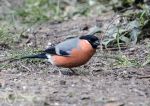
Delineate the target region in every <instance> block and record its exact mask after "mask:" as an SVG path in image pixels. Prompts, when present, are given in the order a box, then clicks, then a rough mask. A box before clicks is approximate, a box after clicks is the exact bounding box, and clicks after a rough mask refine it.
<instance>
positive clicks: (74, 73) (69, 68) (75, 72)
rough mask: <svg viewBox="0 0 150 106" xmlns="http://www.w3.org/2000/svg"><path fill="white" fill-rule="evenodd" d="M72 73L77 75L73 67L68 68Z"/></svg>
mask: <svg viewBox="0 0 150 106" xmlns="http://www.w3.org/2000/svg"><path fill="white" fill-rule="evenodd" d="M69 69H70V70H71V72H72V74H74V75H78V74H77V73H76V72H75V71H74V70H73V69H71V68H69Z"/></svg>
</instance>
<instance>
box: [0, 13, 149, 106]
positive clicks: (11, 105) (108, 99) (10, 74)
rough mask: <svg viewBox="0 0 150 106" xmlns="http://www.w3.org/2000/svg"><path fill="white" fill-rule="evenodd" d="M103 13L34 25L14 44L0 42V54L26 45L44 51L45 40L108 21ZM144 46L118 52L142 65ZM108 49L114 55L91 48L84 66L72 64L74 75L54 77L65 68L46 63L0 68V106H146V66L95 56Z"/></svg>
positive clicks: (82, 31)
mask: <svg viewBox="0 0 150 106" xmlns="http://www.w3.org/2000/svg"><path fill="white" fill-rule="evenodd" d="M106 16H108V17H106ZM106 16H102V17H93V18H83V17H80V18H78V19H76V20H69V21H64V22H55V23H54V22H48V23H44V24H42V25H38V26H36V27H35V28H34V30H32V31H29V32H28V33H26V35H27V37H25V38H22V41H21V42H20V43H19V44H18V45H16V46H15V47H11V48H7V47H1V46H0V47H1V49H0V54H5V53H7V52H9V50H16V51H17V50H18V51H19V50H22V49H24V47H26V46H29V47H31V48H33V49H34V50H35V49H38V48H43V49H44V48H45V47H46V45H47V44H48V43H52V44H55V43H58V42H61V41H63V40H64V39H66V38H67V37H72V36H79V35H82V34H86V33H87V32H88V28H90V27H92V26H95V25H99V26H100V25H101V24H102V25H103V28H105V26H106V25H108V23H109V21H108V20H107V19H109V20H110V19H111V16H110V15H106ZM98 36H99V37H100V35H98ZM148 41H149V39H148ZM146 44H147V41H143V42H141V43H139V44H137V46H135V47H133V49H132V50H131V49H130V48H129V49H128V48H127V49H126V50H124V51H122V52H123V53H124V54H127V55H129V54H130V55H129V57H132V58H133V57H135V58H137V59H138V60H139V61H141V63H142V62H143V61H144V60H145V56H146V55H147V53H148V52H149V49H148V48H146ZM108 52H109V53H110V54H116V52H113V51H109V50H108V51H105V50H104V51H100V50H97V53H96V54H95V56H93V58H92V59H91V60H90V61H89V62H88V63H87V64H85V65H84V66H82V67H77V68H75V70H76V71H77V72H78V73H79V75H78V76H75V75H73V76H67V75H59V73H58V71H59V70H61V71H69V69H64V68H57V67H55V66H52V65H50V64H49V63H47V62H46V61H43V62H40V63H39V62H37V63H36V62H26V63H25V62H23V61H18V62H14V63H10V64H11V65H12V64H13V67H10V68H6V69H5V68H2V69H0V106H150V78H144V77H145V76H150V66H145V67H131V68H126V67H124V68H117V67H112V66H111V65H110V63H111V64H112V63H113V62H114V61H113V60H109V59H107V58H102V57H101V56H102V55H103V54H105V53H108ZM131 52H132V54H131ZM99 55H101V56H99ZM0 56H1V57H0V59H3V57H2V56H3V55H0ZM142 76H144V77H142Z"/></svg>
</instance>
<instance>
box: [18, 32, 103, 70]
mask: <svg viewBox="0 0 150 106" xmlns="http://www.w3.org/2000/svg"><path fill="white" fill-rule="evenodd" d="M99 45H100V41H99V39H98V37H96V36H94V35H84V36H80V37H75V38H70V39H67V40H65V41H63V42H61V43H59V44H57V45H56V46H52V47H49V48H47V49H46V50H43V51H42V52H41V53H39V54H36V55H31V56H25V57H22V58H21V59H26V58H40V59H48V61H49V62H50V63H51V64H52V65H55V66H58V67H64V68H73V67H77V66H81V65H83V64H85V63H86V62H88V61H89V60H90V58H91V57H92V56H93V54H94V53H95V52H96V49H97V47H98V46H99ZM72 71H73V70H72Z"/></svg>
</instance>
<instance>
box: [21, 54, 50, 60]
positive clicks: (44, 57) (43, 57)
mask: <svg viewBox="0 0 150 106" xmlns="http://www.w3.org/2000/svg"><path fill="white" fill-rule="evenodd" d="M27 58H39V59H48V58H47V56H46V53H41V54H35V55H30V56H24V57H21V58H20V59H27Z"/></svg>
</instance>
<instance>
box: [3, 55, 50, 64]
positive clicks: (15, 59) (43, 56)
mask: <svg viewBox="0 0 150 106" xmlns="http://www.w3.org/2000/svg"><path fill="white" fill-rule="evenodd" d="M28 58H39V59H48V58H47V56H46V53H41V54H35V55H29V56H24V57H20V58H9V59H5V60H2V61H0V63H4V62H14V61H18V60H21V59H28Z"/></svg>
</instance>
